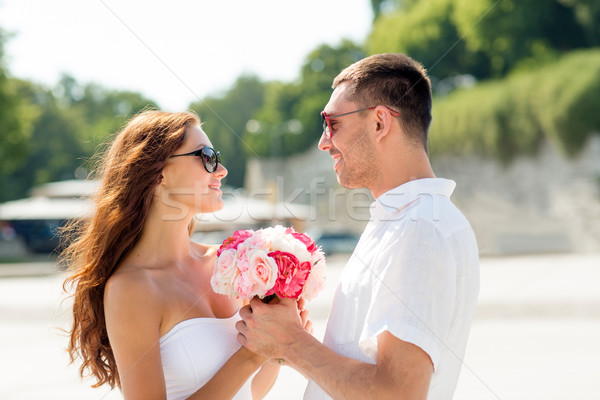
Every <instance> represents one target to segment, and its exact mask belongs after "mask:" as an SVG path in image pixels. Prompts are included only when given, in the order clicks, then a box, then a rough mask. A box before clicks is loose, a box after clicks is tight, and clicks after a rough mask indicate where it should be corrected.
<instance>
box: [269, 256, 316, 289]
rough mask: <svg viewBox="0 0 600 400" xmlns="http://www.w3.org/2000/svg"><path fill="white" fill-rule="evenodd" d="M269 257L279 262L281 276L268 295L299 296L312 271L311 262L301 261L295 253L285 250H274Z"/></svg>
mask: <svg viewBox="0 0 600 400" xmlns="http://www.w3.org/2000/svg"><path fill="white" fill-rule="evenodd" d="M269 257H273V259H274V260H275V262H276V263H277V267H278V269H279V276H278V277H277V280H276V281H275V286H274V287H273V289H271V290H270V291H269V292H267V295H271V294H273V293H276V294H277V295H278V296H279V297H290V298H298V296H299V295H300V293H302V288H303V286H304V283H305V282H306V278H307V277H308V274H309V273H310V268H311V266H310V263H309V262H303V263H300V262H299V261H298V258H297V257H296V256H295V255H293V254H291V253H287V252H284V251H273V252H271V253H269Z"/></svg>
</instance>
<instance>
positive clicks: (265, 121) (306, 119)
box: [244, 40, 364, 157]
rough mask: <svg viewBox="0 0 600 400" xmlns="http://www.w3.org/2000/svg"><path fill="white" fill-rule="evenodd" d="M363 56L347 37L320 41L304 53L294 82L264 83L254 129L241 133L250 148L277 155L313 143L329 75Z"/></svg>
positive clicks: (327, 93) (326, 97) (328, 92)
mask: <svg viewBox="0 0 600 400" xmlns="http://www.w3.org/2000/svg"><path fill="white" fill-rule="evenodd" d="M363 57H364V53H363V52H362V50H361V48H360V47H359V46H358V45H356V44H354V43H353V42H351V41H349V40H344V41H342V42H341V43H340V45H339V46H337V47H332V46H329V45H326V44H324V45H321V46H319V47H317V48H316V49H315V50H313V51H312V52H311V53H310V54H309V55H308V56H307V58H306V61H305V63H304V65H303V66H302V68H301V73H300V80H299V81H298V82H292V83H281V82H270V83H268V84H267V85H266V93H265V101H264V104H263V106H262V107H261V108H260V109H259V110H258V111H257V112H256V114H255V115H254V117H253V119H254V122H256V125H255V128H256V129H252V130H248V129H246V131H245V133H244V140H245V141H247V142H248V143H249V144H250V147H251V149H252V151H251V152H252V153H255V154H256V155H258V156H259V157H262V156H273V157H280V156H287V155H290V154H294V153H298V152H302V151H304V150H306V149H307V148H308V147H310V146H314V144H315V142H316V141H317V140H318V139H319V137H320V136H321V134H322V127H321V122H320V117H319V113H320V112H321V110H322V109H323V107H324V106H325V104H326V103H327V101H328V100H329V96H330V95H331V84H332V82H333V78H335V76H336V75H337V74H338V73H339V72H340V71H341V70H342V69H343V68H345V67H347V66H348V65H350V64H352V63H353V62H355V61H358V60H360V59H361V58H363Z"/></svg>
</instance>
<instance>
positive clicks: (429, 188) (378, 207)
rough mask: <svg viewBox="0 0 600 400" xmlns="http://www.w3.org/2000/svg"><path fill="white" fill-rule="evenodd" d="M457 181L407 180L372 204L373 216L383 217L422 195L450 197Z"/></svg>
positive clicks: (436, 179)
mask: <svg viewBox="0 0 600 400" xmlns="http://www.w3.org/2000/svg"><path fill="white" fill-rule="evenodd" d="M455 187H456V182H454V181H453V180H451V179H443V178H425V179H417V180H414V181H409V182H406V183H404V184H402V185H400V186H397V187H395V188H393V189H391V190H388V191H387V192H385V193H384V194H382V195H381V196H379V197H378V198H377V200H375V201H374V202H373V203H372V204H371V209H370V211H371V217H372V218H373V219H382V218H384V217H386V216H388V215H391V214H392V213H394V212H396V211H397V210H398V209H401V208H404V207H406V206H407V205H408V204H409V203H411V202H413V201H414V200H416V199H417V197H419V196H421V195H441V196H445V197H448V198H450V196H451V195H452V192H453V191H454V188H455Z"/></svg>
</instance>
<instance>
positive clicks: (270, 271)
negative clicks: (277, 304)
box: [247, 249, 279, 297]
mask: <svg viewBox="0 0 600 400" xmlns="http://www.w3.org/2000/svg"><path fill="white" fill-rule="evenodd" d="M248 264H249V269H248V271H247V275H248V277H249V280H250V281H251V282H253V288H252V292H251V293H250V296H249V297H253V296H255V295H258V296H259V297H264V296H265V294H266V293H267V292H268V291H269V290H271V288H272V287H273V285H275V281H276V280H277V273H278V271H279V270H278V267H277V264H276V263H275V260H274V259H273V258H271V257H269V255H268V254H267V253H266V252H264V251H263V250H260V249H259V250H250V251H248Z"/></svg>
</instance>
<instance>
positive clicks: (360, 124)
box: [319, 82, 377, 189]
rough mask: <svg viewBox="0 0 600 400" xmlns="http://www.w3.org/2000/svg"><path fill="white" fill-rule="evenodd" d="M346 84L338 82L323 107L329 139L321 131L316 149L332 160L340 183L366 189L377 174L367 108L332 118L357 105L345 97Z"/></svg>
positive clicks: (371, 123)
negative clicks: (328, 121)
mask: <svg viewBox="0 0 600 400" xmlns="http://www.w3.org/2000/svg"><path fill="white" fill-rule="evenodd" d="M347 87H348V83H347V82H344V83H342V84H341V85H339V86H338V87H337V88H336V89H335V90H334V91H333V93H332V94H331V98H330V99H329V102H328V103H327V105H326V106H325V109H324V111H325V112H326V113H327V115H332V116H333V117H331V118H330V127H331V138H327V137H326V136H325V134H324V133H323V134H322V135H321V140H320V141H319V149H321V150H323V151H328V152H329V154H330V155H331V158H333V160H334V161H335V164H334V166H333V169H334V171H335V173H336V175H337V178H338V182H339V183H340V185H342V186H344V187H347V188H351V189H356V188H370V186H371V185H372V184H373V183H374V182H375V178H376V177H377V166H376V165H377V163H376V154H375V149H374V147H373V143H372V142H371V138H370V135H369V134H370V133H371V132H372V131H373V129H374V124H375V122H374V121H371V119H370V116H371V111H368V110H367V111H362V112H359V113H354V114H349V115H344V116H340V117H339V118H336V117H335V115H339V114H343V113H348V112H351V111H355V110H358V109H360V108H361V106H359V105H358V104H356V103H354V102H351V101H348V100H347V99H346V96H345V94H344V93H345V91H346V89H347Z"/></svg>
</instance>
